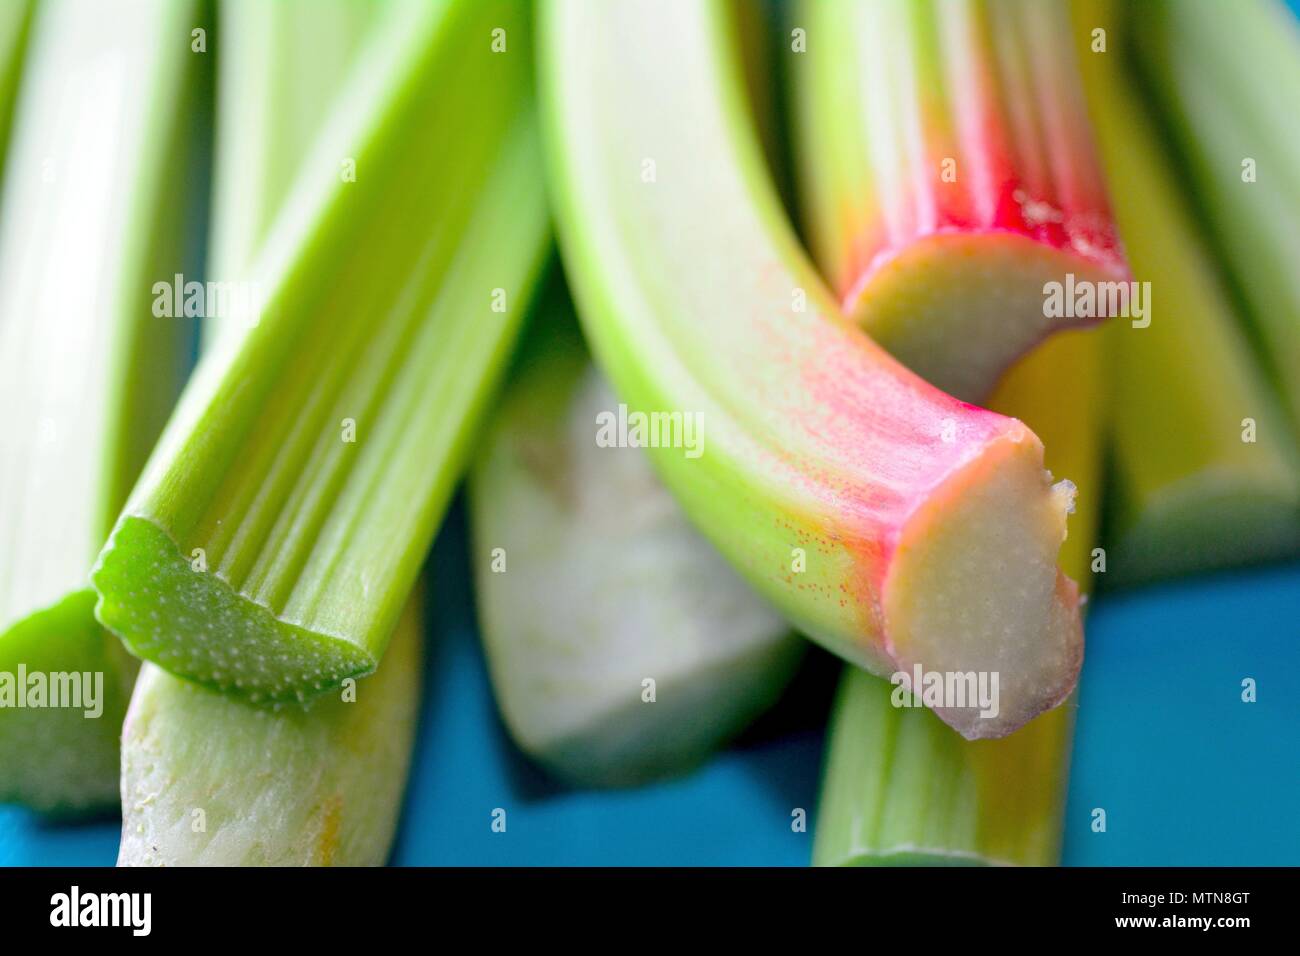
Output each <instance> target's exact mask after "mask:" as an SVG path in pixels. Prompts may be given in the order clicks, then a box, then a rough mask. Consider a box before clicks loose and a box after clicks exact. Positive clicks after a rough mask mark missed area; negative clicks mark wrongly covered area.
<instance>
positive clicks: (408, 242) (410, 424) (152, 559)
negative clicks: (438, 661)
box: [93, 2, 548, 702]
mask: <svg viewBox="0 0 1300 956" xmlns="http://www.w3.org/2000/svg"><path fill="white" fill-rule="evenodd" d="M526 14H527V8H525V7H522V6H521V5H519V4H516V3H502V4H497V3H466V4H459V3H458V4H451V5H446V4H428V3H423V2H411V3H402V4H396V5H394V7H393V8H392V9H391V10H390V11H389V15H388V16H387V17H386V19H385V22H384V23H383V24H382V26H381V27H380V30H379V33H378V36H377V39H376V40H375V41H374V42H372V43H370V44H368V45H367V46H366V48H365V50H364V51H363V53H362V59H361V60H360V61H359V63H358V66H357V68H356V70H355V72H354V74H353V75H354V76H355V77H357V78H358V82H357V83H356V84H353V85H349V87H348V88H347V89H346V90H345V92H344V93H343V96H342V98H341V100H340V103H339V106H338V108H337V109H336V110H335V111H334V112H333V113H332V114H331V118H330V121H329V124H328V126H327V127H326V130H325V132H324V133H322V135H321V137H320V138H319V139H318V141H317V144H316V147H315V148H314V149H313V151H312V155H311V157H310V158H309V159H308V160H306V161H305V166H304V167H303V172H302V175H301V176H300V177H299V179H298V182H297V184H296V186H295V188H294V191H293V192H292V193H291V194H290V197H289V199H288V200H287V202H286V205H285V208H284V210H283V211H282V212H281V214H280V215H279V216H278V217H277V218H276V220H275V225H274V226H273V227H272V230H271V233H270V234H269V236H268V238H267V240H266V242H265V244H264V245H263V247H262V250H261V253H260V254H259V255H258V256H257V263H256V265H255V267H254V268H253V269H252V271H251V272H250V273H249V276H250V281H251V282H252V283H253V285H254V286H256V287H260V288H261V289H263V290H265V294H266V298H265V303H264V305H263V307H262V308H261V309H260V311H258V312H257V315H258V317H259V321H258V323H257V325H256V326H255V327H253V328H251V329H249V330H248V331H247V332H246V333H245V334H244V335H242V336H239V337H237V339H236V338H235V337H232V338H231V341H230V342H227V341H226V338H225V337H222V338H221V340H220V342H219V344H218V347H217V348H216V349H215V350H212V351H211V352H210V353H209V354H208V355H206V356H205V357H204V359H203V361H202V362H201V363H200V365H199V368H198V370H197V371H196V373H195V377H194V379H193V381H192V382H191V384H190V386H189V387H188V388H187V390H186V392H185V395H184V396H183V397H182V400H181V404H180V407H179V408H178V410H177V413H176V415H175V416H174V417H173V419H172V421H171V422H170V423H169V425H168V428H167V431H166V432H165V434H164V435H163V438H162V440H161V441H160V443H159V446H158V448H157V449H156V451H155V453H154V455H153V457H152V458H151V459H150V463H149V466H148V467H147V469H146V472H145V474H144V476H143V477H142V479H141V481H140V483H139V484H138V485H137V487H136V489H135V491H134V492H133V493H132V496H131V499H130V501H129V502H128V504H127V506H126V508H125V510H124V512H123V514H122V516H121V518H120V519H119V521H118V523H117V526H116V528H115V529H114V531H113V535H112V537H111V539H110V540H109V543H108V545H107V547H106V548H105V549H104V551H103V552H102V554H101V555H100V559H99V562H98V563H97V565H96V567H95V570H94V574H93V582H94V585H95V589H96V591H97V592H98V593H99V595H100V602H99V604H98V606H97V609H96V613H97V615H98V616H99V619H100V620H101V621H102V622H104V623H105V624H106V625H107V626H108V627H110V628H111V629H112V630H113V631H114V632H115V633H117V634H118V635H119V636H121V637H122V639H123V641H124V642H125V643H126V644H127V646H128V647H129V648H130V649H131V651H132V652H133V653H134V654H136V655H137V656H139V657H142V658H144V659H146V660H151V661H154V662H156V663H158V664H159V665H160V666H162V667H163V668H165V669H167V670H170V671H172V672H173V673H175V674H177V675H179V676H182V677H186V678H189V679H191V680H194V681H197V682H199V683H203V684H206V685H208V686H211V687H214V688H217V689H220V690H223V691H226V692H229V693H233V694H236V695H239V696H243V697H246V698H248V699H250V700H254V701H273V702H278V701H286V700H301V699H305V698H308V697H310V696H312V695H314V694H318V693H323V692H326V691H328V690H329V689H331V688H333V687H337V686H339V684H340V682H342V681H343V680H344V679H346V678H348V677H357V676H362V675H365V674H368V673H370V672H371V671H373V670H374V669H375V667H376V666H377V664H378V661H379V658H380V656H381V654H382V653H383V649H384V646H385V645H386V643H387V641H388V638H389V635H390V634H391V632H392V627H393V625H394V624H395V622H396V619H397V615H398V613H399V612H400V610H401V607H402V603H403V602H404V600H405V598H406V595H407V594H408V593H409V591H410V589H411V587H412V585H413V584H414V581H415V578H416V575H417V574H418V571H419V568H420V563H421V561H422V560H423V557H424V554H425V552H426V550H427V548H428V545H429V543H430V541H431V540H432V538H433V534H434V532H435V530H436V528H437V526H438V524H439V522H440V520H441V517H442V514H443V512H444V510H445V508H446V505H447V501H448V499H449V497H450V494H451V491H452V488H453V486H454V483H455V481H456V480H457V478H458V477H459V474H460V469H461V467H462V465H463V463H464V461H465V459H466V457H467V455H468V451H469V443H470V441H471V439H472V437H473V434H474V431H475V427H476V425H477V422H478V420H479V418H480V415H481V413H482V411H483V409H484V406H485V403H486V401H487V400H488V397H489V396H490V394H491V393H492V391H493V389H494V387H495V384H496V381H497V379H498V377H499V375H500V372H501V369H502V366H503V365H504V363H505V360H506V357H507V356H508V354H509V351H510V349H511V347H512V346H513V343H514V339H515V337H516V334H517V331H518V327H519V320H520V318H521V316H522V314H523V313H524V311H525V310H526V308H527V303H528V297H529V294H530V292H531V290H532V287H533V286H534V284H535V280H536V278H537V275H538V273H539V272H540V269H541V265H542V262H543V259H544V257H545V254H546V250H547V241H548V230H547V220H546V210H545V203H544V197H543V195H542V192H541V187H540V185H539V183H538V181H537V172H536V171H537V167H538V165H539V162H540V157H539V154H538V153H539V146H538V141H537V136H536V126H535V118H534V112H533V108H532V104H531V99H530V96H531V94H530V85H529V84H530V78H531V63H530V52H529V51H530V44H529V42H528V37H529V33H528V23H527V18H526ZM497 29H500V30H504V31H505V36H506V37H508V38H509V39H508V40H507V44H508V48H507V50H506V51H504V52H499V53H497V52H493V50H492V38H493V31H494V30H497ZM482 38H486V39H482ZM480 40H481V42H480ZM452 86H455V88H457V89H460V90H463V91H472V95H468V94H467V95H463V96H447V95H445V92H446V90H447V89H448V88H451V87H452Z"/></svg>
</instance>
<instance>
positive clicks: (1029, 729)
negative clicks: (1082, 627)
mask: <svg viewBox="0 0 1300 956" xmlns="http://www.w3.org/2000/svg"><path fill="white" fill-rule="evenodd" d="M1099 332H1100V330H1090V331H1073V332H1065V333H1062V334H1061V335H1058V336H1056V337H1055V338H1053V339H1052V340H1051V341H1050V342H1047V343H1045V344H1044V345H1042V346H1040V347H1039V348H1038V349H1036V350H1035V351H1034V353H1033V354H1032V355H1030V356H1028V357H1027V358H1025V359H1024V360H1022V361H1021V362H1019V363H1018V364H1017V365H1016V366H1015V367H1014V368H1013V369H1012V370H1011V371H1010V372H1009V373H1008V374H1007V376H1006V378H1005V379H1003V381H1002V382H1001V383H1000V384H999V385H998V388H997V391H996V392H995V393H994V395H993V397H992V399H991V402H990V404H991V405H992V407H994V408H997V409H999V410H1000V411H1003V412H1005V413H1006V414H1009V415H1015V416H1017V417H1019V418H1021V419H1023V420H1024V421H1025V422H1027V423H1029V424H1030V425H1032V426H1033V427H1034V429H1035V431H1037V433H1038V434H1039V435H1041V436H1043V438H1044V439H1045V442H1046V447H1047V449H1048V464H1049V465H1051V466H1052V469H1053V470H1054V471H1057V472H1059V473H1061V474H1067V475H1072V476H1078V480H1079V495H1078V497H1077V498H1076V499H1075V502H1076V508H1075V513H1074V515H1073V516H1072V518H1071V521H1070V537H1069V539H1068V540H1067V541H1066V543H1065V546H1064V547H1063V548H1062V551H1061V566H1062V567H1063V568H1064V569H1065V571H1066V573H1068V574H1069V575H1070V576H1071V577H1073V578H1074V579H1075V580H1076V581H1078V582H1079V583H1080V586H1081V587H1084V588H1086V587H1087V586H1088V582H1089V581H1090V579H1091V578H1090V570H1091V567H1092V563H1093V558H1092V547H1093V544H1094V543H1095V537H1096V529H1097V522H1098V517H1099V515H1100V500H1099V499H1100V493H1099V489H1100V487H1101V480H1100V479H1101V475H1100V471H1101V433H1102V432H1101V430H1102V424H1103V422H1104V414H1103V409H1104V401H1103V396H1104V389H1103V388H1102V386H1101V356H1102V351H1101V346H1102V344H1103V343H1102V341H1101V338H1100V334H1099ZM894 698H895V689H894V688H893V687H891V686H890V685H888V684H885V683H883V682H881V681H879V680H877V679H875V678H873V677H871V676H870V675H868V674H865V673H863V672H862V671H858V670H854V669H853V668H846V669H845V673H844V677H843V680H842V682H841V686H840V689H839V692H838V695H837V697H836V702H835V706H834V709H833V711H832V718H831V727H830V735H829V743H828V748H827V755H826V768H825V773H824V780H823V783H822V796H821V802H820V805H819V808H818V812H817V829H816V835H815V843H814V848H813V862H814V864H816V865H820V866H845V865H880V864H896V863H926V864H942V863H1014V864H1020V865H1024V866H1047V865H1052V864H1055V863H1057V862H1058V860H1059V853H1060V842H1061V817H1062V814H1063V813H1064V812H1065V793H1066V783H1067V771H1068V768H1069V757H1070V743H1071V737H1072V731H1073V728H1074V715H1073V712H1072V709H1071V707H1070V706H1069V705H1068V704H1067V705H1066V706H1063V707H1058V708H1057V709H1056V710H1053V711H1052V712H1050V713H1047V714H1043V715H1042V716H1041V717H1039V718H1037V719H1036V720H1034V721H1032V722H1031V723H1030V724H1028V725H1027V726H1026V727H1023V728H1021V729H1020V730H1019V731H1017V732H1016V733H1015V734H1013V735H1011V736H1010V737H1005V738H1003V739H1001V740H977V741H964V740H960V739H958V738H957V737H955V736H954V735H953V733H952V731H951V730H949V729H948V728H947V727H945V726H944V725H943V724H942V723H940V722H939V721H938V720H936V719H935V717H934V716H933V715H932V714H928V713H926V712H924V711H922V710H917V709H912V708H907V707H898V706H895V700H894Z"/></svg>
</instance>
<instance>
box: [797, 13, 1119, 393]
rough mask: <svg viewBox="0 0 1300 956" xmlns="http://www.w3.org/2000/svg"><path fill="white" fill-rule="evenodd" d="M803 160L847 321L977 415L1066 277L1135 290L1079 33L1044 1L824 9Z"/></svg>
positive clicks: (820, 243)
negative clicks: (1087, 103) (1119, 236)
mask: <svg viewBox="0 0 1300 956" xmlns="http://www.w3.org/2000/svg"><path fill="white" fill-rule="evenodd" d="M792 22H793V23H795V24H797V27H796V30H797V31H802V32H803V34H804V36H803V37H802V42H803V44H804V47H803V48H800V47H799V46H797V44H798V43H799V42H800V41H799V39H793V40H792V47H793V52H792V54H791V56H790V58H789V59H790V64H791V66H790V70H791V75H792V78H793V86H794V90H795V92H796V96H795V107H796V109H795V113H796V116H797V119H798V122H797V125H796V134H795V137H794V151H795V155H796V159H797V161H798V180H799V185H800V187H801V189H800V191H801V196H802V198H803V208H804V210H805V212H806V217H805V219H806V227H807V234H808V238H809V241H810V243H811V246H812V249H813V252H814V254H815V256H816V258H817V261H818V263H819V264H820V265H821V267H822V270H823V272H824V273H825V274H826V275H827V276H828V278H829V279H830V282H831V284H832V286H833V288H834V289H835V291H836V294H837V295H838V297H839V299H840V302H841V303H842V304H843V309H844V311H845V313H846V314H847V315H850V316H852V317H854V318H856V319H858V320H859V321H860V322H861V323H862V325H863V328H864V329H865V330H866V331H867V333H868V334H869V335H871V337H872V338H873V339H875V340H876V341H877V342H878V343H879V344H880V345H883V346H884V347H885V348H886V349H888V350H889V351H890V352H891V353H892V354H893V355H894V356H895V357H896V358H898V359H899V360H901V361H902V362H903V364H905V365H907V366H908V367H909V368H911V369H912V370H914V371H916V372H918V373H920V374H921V375H922V376H923V377H924V378H926V379H927V380H928V381H930V382H933V383H935V384H939V385H940V387H943V388H945V389H947V390H948V391H951V392H952V393H953V394H954V395H957V396H959V397H961V398H965V399H968V400H970V401H976V400H979V399H982V398H984V397H985V396H986V395H987V392H988V389H989V387H990V386H991V385H992V383H993V382H994V381H996V379H997V377H998V375H1000V374H1001V372H1002V371H1003V370H1004V369H1005V368H1006V367H1007V366H1008V365H1010V364H1011V362H1012V361H1013V360H1014V359H1015V358H1017V357H1018V356H1019V355H1021V354H1022V353H1024V352H1025V351H1027V350H1028V349H1029V348H1031V347H1032V346H1033V345H1034V344H1035V343H1036V342H1037V341H1038V340H1039V339H1041V338H1042V337H1043V336H1044V335H1046V334H1048V333H1049V332H1051V331H1053V330H1054V329H1057V328H1060V327H1062V326H1065V325H1070V324H1076V323H1082V322H1087V321H1090V320H1093V319H1096V318H1099V317H1101V316H1102V315H1104V314H1105V313H1106V310H1104V309H1093V310H1085V311H1084V312H1083V313H1082V314H1080V313H1078V312H1076V311H1074V310H1070V311H1061V312H1058V311H1054V310H1051V309H1047V308H1045V307H1044V299H1045V295H1044V292H1045V286H1046V285H1047V284H1048V283H1052V282H1056V283H1064V282H1065V281H1066V279H1067V276H1073V277H1075V279H1077V280H1079V281H1087V282H1098V281H1112V280H1119V279H1124V278H1127V275H1126V270H1125V266H1124V262H1123V258H1122V255H1121V253H1120V251H1119V249H1118V246H1117V243H1116V240H1115V232H1114V227H1113V225H1112V222H1111V217H1110V213H1109V211H1108V209H1107V202H1106V195H1105V189H1104V185H1103V182H1102V178H1101V174H1100V171H1099V168H1098V165H1097V161H1096V158H1095V155H1094V150H1093V146H1092V142H1091V133H1090V131H1089V127H1088V118H1087V114H1086V110H1085V107H1084V103H1083V96H1082V91H1081V88H1080V84H1079V77H1078V73H1077V69H1076V66H1075V62H1074V56H1073V51H1072V48H1071V46H1070V33H1069V28H1068V18H1067V17H1066V16H1065V12H1064V11H1063V10H1062V9H1059V8H1058V6H1057V5H1056V4H1052V3H1043V2H1041V0H987V2H980V0H959V2H938V0H915V2H908V3H897V2H891V0H809V2H806V3H803V4H802V5H801V6H800V7H799V9H798V14H797V16H796V18H795V19H794V21H792Z"/></svg>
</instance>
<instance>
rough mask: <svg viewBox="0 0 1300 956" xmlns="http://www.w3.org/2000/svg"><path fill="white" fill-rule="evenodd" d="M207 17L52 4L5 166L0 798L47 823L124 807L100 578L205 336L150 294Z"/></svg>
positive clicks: (158, 2)
mask: <svg viewBox="0 0 1300 956" xmlns="http://www.w3.org/2000/svg"><path fill="white" fill-rule="evenodd" d="M195 12H196V11H195V6H194V5H193V4H190V3H184V2H171V0H129V2H121V3H115V4H112V5H105V4H102V3H99V2H96V0H51V2H49V3H44V4H42V5H41V8H40V10H39V12H38V14H37V15H36V17H35V23H34V24H33V27H32V38H31V49H30V53H29V57H28V66H27V68H26V71H25V74H24V77H23V86H22V92H21V96H20V100H19V104H18V107H17V114H16V118H15V124H14V135H13V142H12V150H11V155H10V156H9V158H8V162H7V163H6V176H5V193H4V198H3V200H2V201H0V217H2V218H0V406H2V407H4V408H7V409H10V410H12V411H13V414H12V415H10V416H9V419H8V421H7V422H6V424H5V427H4V429H3V430H2V431H0V702H2V703H4V705H5V706H0V800H5V801H9V800H15V801H19V802H22V803H25V804H28V805H30V806H32V807H35V808H37V809H39V810H43V811H47V812H58V813H75V812H81V811H85V810H89V809H93V808H96V807H98V806H101V805H105V804H110V803H111V802H112V801H113V800H114V799H115V798H116V795H117V766H118V746H117V741H118V731H119V730H120V728H121V721H122V714H123V712H124V711H125V708H126V703H127V695H128V694H129V693H130V690H131V683H132V681H133V679H134V676H135V667H134V662H133V661H131V659H130V658H129V657H127V655H126V654H125V653H124V652H123V650H122V648H121V646H120V644H119V643H118V642H117V641H116V640H113V639H112V638H111V637H110V636H109V635H107V634H105V632H104V631H103V629H102V628H101V627H100V626H99V625H98V624H97V623H96V622H95V618H94V615H93V607H94V601H95V599H94V594H93V592H92V591H91V589H90V584H89V580H88V574H89V572H90V568H91V565H92V564H93V563H94V559H95V554H96V552H97V550H98V548H99V546H100V545H101V544H102V543H103V539H104V536H105V535H106V534H107V533H108V531H109V529H110V528H111V527H112V523H113V519H114V517H115V516H116V514H117V511H118V509H119V508H120V507H121V506H122V502H123V501H124V499H125V498H126V495H127V493H128V492H129V490H130V487H131V482H132V481H133V480H134V479H135V477H136V475H137V473H138V472H139V469H140V467H141V466H142V465H143V464H144V460H145V457H146V456H147V454H148V451H149V448H150V446H151V445H152V444H153V441H154V439H155V438H156V437H157V435H158V433H159V431H160V430H161V429H162V426H163V423H164V421H165V420H166V416H167V414H168V412H169V410H170V409H171V406H172V402H173V400H174V398H175V396H176V394H177V393H178V392H179V390H180V385H181V382H182V381H183V377H184V370H185V358H186V354H187V352H188V346H189V341H190V339H191V337H192V335H193V328H192V325H193V323H187V322H186V320H185V319H184V318H165V317H158V316H156V315H155V314H153V312H152V311H151V308H150V304H151V298H152V296H151V294H150V288H151V285H152V283H153V282H154V281H155V280H156V279H158V278H160V277H161V276H164V275H166V276H170V275H172V274H173V273H175V272H178V271H180V269H181V267H182V265H183V262H184V258H185V256H184V249H185V242H184V235H185V231H184V222H183V221H182V216H181V211H182V210H184V209H185V207H186V205H187V203H186V196H187V193H188V190H187V188H186V170H187V163H188V159H189V144H190V143H191V142H192V138H191V136H190V135H189V133H190V127H189V125H188V121H187V116H189V115H190V114H191V113H192V111H193V107H194V103H193V101H192V98H193V96H194V93H195V89H196V85H195V83H194V79H195V75H196V71H197V70H198V69H199V68H200V67H201V64H202V63H203V60H202V59H201V58H199V57H196V56H194V55H193V54H191V52H190V49H189V41H188V37H189V35H190V31H191V29H193V28H194V27H195V26H201V25H202V21H201V20H196V19H195ZM20 672H22V673H25V674H26V675H27V680H28V682H31V681H33V680H35V681H37V682H41V681H43V682H45V684H46V686H47V687H48V688H50V691H49V693H51V694H52V693H53V689H54V688H55V687H61V688H63V691H62V692H60V696H59V700H60V703H58V704H56V703H55V701H54V698H53V697H52V696H47V697H46V698H45V699H44V701H43V703H42V704H41V705H36V704H33V703H32V702H31V701H32V700H33V699H34V698H33V697H32V695H31V694H30V690H31V688H30V687H28V688H23V689H22V690H28V691H29V693H28V694H27V695H26V696H27V698H28V699H27V705H26V706H17V705H16V695H17V693H21V690H20V689H19V688H17V687H16V681H17V680H18V675H19V673H20ZM34 675H39V676H34ZM69 693H70V694H72V695H73V698H78V697H79V698H80V705H78V704H77V703H76V702H75V701H74V700H73V699H71V698H69V697H68V696H67V694H69ZM91 697H93V698H95V700H94V701H93V703H92V702H91V701H90V699H89V698H91Z"/></svg>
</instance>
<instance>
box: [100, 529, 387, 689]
mask: <svg viewBox="0 0 1300 956" xmlns="http://www.w3.org/2000/svg"><path fill="white" fill-rule="evenodd" d="M91 581H92V583H93V584H94V585H95V589H96V590H97V591H98V592H99V594H100V599H99V603H98V604H97V605H96V607H95V615H96V617H98V618H99V620H100V623H102V624H103V625H104V626H105V627H107V628H108V629H109V630H111V631H113V632H114V633H115V634H117V635H118V636H119V637H121V638H122V640H123V643H125V644H126V646H127V648H128V649H129V650H130V651H131V653H132V654H134V655H136V656H137V657H139V658H141V659H142V660H151V661H156V662H158V663H159V664H161V665H162V666H163V667H165V668H166V669H167V670H169V671H171V672H172V673H173V674H176V675H178V676H180V677H184V678H186V679H187V680H191V681H194V682H195V683H198V684H203V685H204V686H207V687H211V688H215V689H217V690H221V691H225V692H226V693H229V694H233V695H235V696H238V697H242V698H244V699H246V700H248V701H251V702H253V703H270V704H279V703H289V702H302V701H305V700H307V699H308V698H309V697H312V696H316V695H317V694H320V693H323V692H325V691H327V690H330V689H331V688H334V687H338V686H339V685H340V684H341V683H342V682H343V681H344V680H345V679H346V678H349V677H362V676H365V675H367V674H369V673H371V672H372V671H373V670H374V669H375V666H376V664H377V663H378V661H377V660H376V658H375V657H374V656H373V655H371V654H370V653H368V652H367V651H366V650H364V649H363V648H361V647H359V646H357V645H356V644H353V643H352V642H350V641H347V640H345V639H343V638H341V637H337V636H335V635H331V634H322V633H319V632H316V631H311V630H308V629H306V628H303V627H299V626H296V625H294V624H293V623H290V622H286V621H284V620H282V619H280V618H278V617H277V616H276V615H275V614H274V613H272V611H271V610H270V609H269V608H266V607H264V606H262V605H260V604H258V603H256V602H254V601H250V600H249V599H248V598H247V597H245V596H243V595H241V594H238V593H236V592H235V591H234V590H233V589H232V588H231V587H230V586H229V585H228V584H227V583H226V582H225V581H223V580H221V578H220V577H219V576H218V575H216V574H214V573H212V572H210V571H208V570H198V569H197V567H196V566H195V565H194V564H193V563H192V562H191V561H190V560H189V559H187V558H185V557H183V556H182V555H181V552H180V550H179V549H178V548H177V546H176V543H175V542H174V541H173V540H172V539H171V538H170V537H169V536H168V535H167V534H166V533H165V532H164V531H162V530H161V529H160V528H158V527H157V526H156V525H154V524H153V523H152V522H149V521H146V520H144V519H143V518H137V517H131V516H125V517H123V519H122V520H121V521H120V522H119V523H118V526H117V529H116V530H115V531H114V532H113V536H112V538H111V539H110V540H109V544H108V547H107V548H106V549H105V550H104V552H103V554H102V555H100V558H99V562H98V563H97V564H96V565H95V568H94V570H93V571H92V572H91ZM162 609H165V613H162ZM313 691H314V693H312V692H313Z"/></svg>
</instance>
